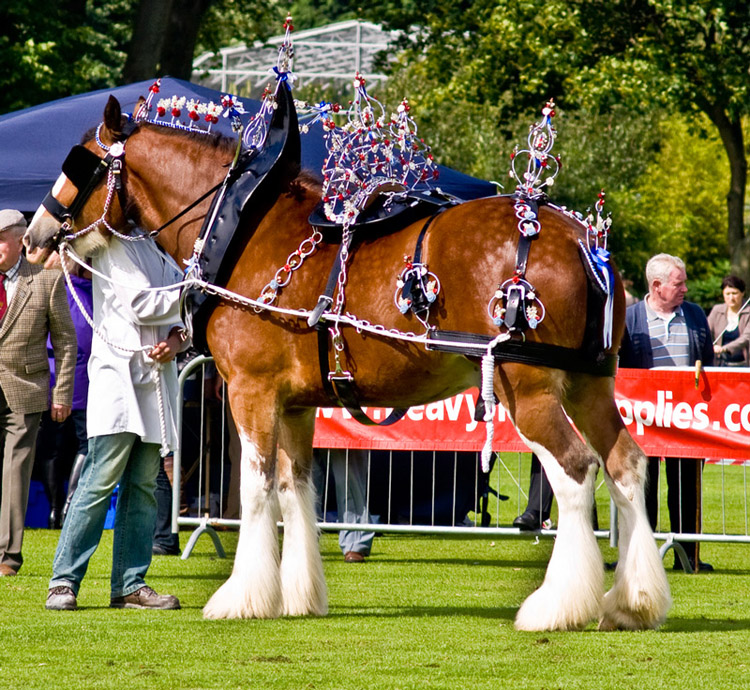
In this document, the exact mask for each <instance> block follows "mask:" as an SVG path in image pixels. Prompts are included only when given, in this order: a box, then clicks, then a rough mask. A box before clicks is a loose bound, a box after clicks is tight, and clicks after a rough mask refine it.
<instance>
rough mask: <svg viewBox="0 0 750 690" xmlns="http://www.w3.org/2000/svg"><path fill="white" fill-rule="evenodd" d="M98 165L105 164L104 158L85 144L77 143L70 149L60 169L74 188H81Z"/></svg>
mask: <svg viewBox="0 0 750 690" xmlns="http://www.w3.org/2000/svg"><path fill="white" fill-rule="evenodd" d="M99 165H105V162H104V160H103V159H101V158H99V156H97V155H96V154H95V153H93V152H92V151H89V150H88V149H87V148H86V147H85V146H81V145H80V144H78V145H76V146H74V147H73V148H72V149H70V153H69V154H68V156H67V158H66V159H65V161H64V162H63V164H62V171H63V173H64V174H65V177H67V178H68V179H69V180H70V181H71V182H72V183H73V184H74V185H75V187H76V189H79V190H81V189H83V188H84V187H85V186H86V185H87V184H88V182H89V180H91V178H92V177H94V174H95V172H96V169H97V167H98V166H99Z"/></svg>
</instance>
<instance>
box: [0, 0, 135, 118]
mask: <svg viewBox="0 0 750 690" xmlns="http://www.w3.org/2000/svg"><path fill="white" fill-rule="evenodd" d="M0 26H2V27H3V28H2V32H3V33H2V35H1V36H0V83H1V84H2V85H3V88H2V89H1V90H0V112H8V111H11V110H18V109H20V108H25V107H27V106H30V105H35V104H37V103H44V102H45V101H50V100H53V99H56V98H62V97H64V96H69V95H70V94H72V93H80V92H82V91H88V90H91V89H97V88H104V87H106V86H112V85H113V84H114V83H115V82H116V80H117V78H118V75H119V69H120V66H121V65H122V62H123V60H124V58H125V53H124V52H123V46H124V44H125V42H126V41H127V37H128V35H129V26H130V0H115V1H113V2H107V3H90V4H89V3H87V2H85V0H64V1H60V0H4V1H3V3H2V4H1V5H0Z"/></svg>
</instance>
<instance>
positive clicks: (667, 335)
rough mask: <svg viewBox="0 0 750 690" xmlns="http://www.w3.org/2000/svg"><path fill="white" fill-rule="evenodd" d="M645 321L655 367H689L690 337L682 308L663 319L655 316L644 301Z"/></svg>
mask: <svg viewBox="0 0 750 690" xmlns="http://www.w3.org/2000/svg"><path fill="white" fill-rule="evenodd" d="M646 319H647V320H648V334H649V337H650V338H651V350H652V352H653V356H654V366H655V367H689V366H690V365H691V364H692V362H691V361H690V336H689V334H688V329H687V324H686V323H685V315H684V314H683V313H682V307H678V308H677V311H674V312H672V313H671V314H670V315H669V316H667V317H664V316H662V315H661V314H657V313H656V312H655V311H654V310H653V309H651V307H649V305H648V300H646Z"/></svg>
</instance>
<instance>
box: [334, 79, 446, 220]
mask: <svg viewBox="0 0 750 690" xmlns="http://www.w3.org/2000/svg"><path fill="white" fill-rule="evenodd" d="M365 85H366V80H365V78H364V77H363V76H362V75H361V74H359V73H357V74H356V75H355V77H354V92H355V95H354V100H353V102H352V107H351V108H350V109H349V110H347V111H342V112H345V114H346V116H347V122H346V123H345V124H344V125H343V127H341V128H339V127H337V126H336V123H335V122H334V121H333V119H332V118H331V117H327V118H323V130H324V133H325V140H326V146H327V147H328V156H327V157H326V160H325V162H324V164H323V170H322V172H323V180H324V181H323V204H324V210H325V215H326V217H327V218H328V219H329V220H331V221H334V222H336V223H338V224H340V225H344V226H351V225H353V224H354V223H356V220H357V217H358V216H359V214H360V213H361V212H362V210H364V208H365V207H366V206H367V205H368V204H369V203H370V202H371V201H372V200H373V198H374V197H375V196H376V195H378V194H381V193H383V194H390V195H393V194H402V193H403V192H405V191H407V190H411V189H413V188H414V187H416V186H418V185H428V186H429V183H430V182H431V181H432V180H435V179H437V177H438V170H437V167H436V165H435V163H434V160H433V156H432V153H431V151H430V147H429V146H427V145H426V144H425V143H424V140H422V139H420V138H419V137H418V135H417V126H416V124H415V122H414V120H413V119H412V118H411V117H410V116H409V110H410V107H409V102H408V101H407V100H406V99H404V100H403V101H402V102H401V104H400V105H399V107H398V109H397V112H396V113H393V114H392V115H391V116H390V117H387V116H386V111H385V108H384V106H383V105H382V103H380V101H378V100H377V99H376V98H374V97H372V96H370V95H369V94H368V93H367V89H366V88H365ZM324 111H325V112H326V113H327V114H329V115H330V113H331V112H335V107H333V106H332V107H331V108H330V110H328V109H327V108H326V107H325V106H321V112H324Z"/></svg>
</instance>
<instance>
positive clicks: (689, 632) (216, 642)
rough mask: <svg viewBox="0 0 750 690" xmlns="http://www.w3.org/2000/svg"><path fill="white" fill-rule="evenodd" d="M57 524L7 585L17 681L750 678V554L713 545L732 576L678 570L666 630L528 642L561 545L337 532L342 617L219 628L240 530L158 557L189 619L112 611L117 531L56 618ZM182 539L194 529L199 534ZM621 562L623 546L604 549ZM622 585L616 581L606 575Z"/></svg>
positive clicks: (12, 682)
mask: <svg viewBox="0 0 750 690" xmlns="http://www.w3.org/2000/svg"><path fill="white" fill-rule="evenodd" d="M58 535H59V532H58V531H50V530H28V531H27V533H26V539H25V543H24V554H25V557H26V562H25V564H24V567H23V569H22V571H21V574H20V575H19V576H18V577H16V578H3V579H0V688H18V689H19V690H27V689H28V690H31V689H33V688H62V689H65V690H74V689H76V688H86V689H99V688H107V689H109V688H112V689H115V688H118V689H121V688H122V689H124V688H138V689H141V688H170V689H172V688H180V689H183V688H185V689H187V688H217V689H222V690H229V689H232V688H243V689H244V688H295V689H296V688H346V689H355V688H363V689H364V688H367V689H369V688H378V689H379V688H382V689H396V688H399V689H401V688H446V689H449V688H450V689H458V688H460V689H463V688H488V689H490V688H493V689H494V688H519V689H521V688H534V689H537V690H542V689H545V690H552V689H556V688H564V689H568V688H581V689H584V688H585V689H586V690H589V689H596V688H602V689H605V688H626V687H627V688H633V687H635V688H669V689H670V690H673V689H674V688H675V687H680V686H683V685H684V686H686V687H691V688H711V689H712V690H714V689H716V688H732V689H733V690H734V689H736V688H743V687H747V686H748V684H749V683H750V680H749V679H750V653H748V647H749V646H750V595H749V594H748V590H749V587H748V585H749V584H750V577H749V576H750V551H749V550H748V547H747V546H741V545H724V544H707V545H705V546H704V547H703V557H704V558H705V559H706V560H709V561H711V562H712V563H713V564H714V566H715V567H716V569H717V570H716V572H715V573H710V574H700V575H685V574H683V573H672V571H671V570H670V571H669V573H668V577H669V580H670V584H671V586H672V594H673V597H674V601H675V603H674V607H673V609H672V611H671V612H670V614H669V617H668V620H667V622H666V624H665V625H664V626H663V628H662V629H661V630H659V631H649V632H639V633H632V632H617V633H598V632H596V631H595V629H594V626H590V627H589V629H587V630H585V631H583V632H578V633H520V632H517V631H515V630H514V628H513V618H514V615H515V612H516V609H517V607H518V606H519V605H520V603H521V602H522V601H523V599H524V598H525V597H526V596H527V595H528V594H529V593H530V592H531V591H532V590H533V589H534V588H535V587H536V586H538V585H539V584H540V583H541V581H542V578H543V576H544V571H545V567H546V563H547V559H548V557H549V553H550V551H551V548H552V540H551V539H542V540H540V541H538V542H537V541H536V539H535V537H533V536H532V537H524V538H510V539H494V540H493V539H489V538H481V537H476V538H464V539H458V538H443V537H441V538H438V537H425V536H422V537H412V536H381V537H378V538H376V540H375V544H374V551H373V555H372V557H371V558H370V559H368V562H367V563H366V564H364V565H353V564H345V563H344V562H343V559H342V557H341V554H340V552H339V550H338V546H337V543H336V535H334V534H325V535H323V536H322V538H321V548H322V552H323V558H324V566H325V571H326V575H327V578H328V586H329V598H330V613H329V615H328V616H327V617H325V618H298V619H279V620H270V621H257V620H246V621H207V620H204V619H203V618H202V616H201V607H202V606H203V605H204V604H205V602H206V601H207V599H208V598H209V596H210V595H211V594H212V593H213V592H214V591H215V590H216V589H217V588H218V586H219V585H220V584H221V582H222V581H223V580H224V579H225V578H226V577H227V576H228V574H229V572H230V570H231V566H232V558H233V557H234V550H235V548H236V543H237V534H236V533H234V532H223V533H221V539H222V542H223V543H224V546H225V548H226V549H227V552H228V554H229V556H230V557H229V558H228V559H226V560H220V559H217V558H216V557H215V554H214V552H213V548H212V545H211V541H210V539H208V537H205V536H204V537H202V538H201V540H200V541H199V543H198V546H197V548H196V550H195V551H194V553H193V555H192V556H191V557H190V558H189V559H188V560H186V561H182V560H180V559H178V558H175V557H165V556H160V557H156V558H155V559H154V563H153V565H152V567H151V570H150V572H149V583H150V584H151V585H152V586H153V587H154V588H155V589H156V590H157V591H159V592H169V593H173V594H176V595H178V596H179V597H180V599H181V601H182V604H183V609H182V610H181V611H137V610H115V609H109V608H108V603H109V583H108V578H109V560H110V558H111V532H107V533H106V534H105V537H104V540H103V542H102V545H101V547H100V549H99V551H98V552H97V553H96V554H95V556H94V558H93V559H92V562H91V567H90V570H89V573H88V575H87V577H86V579H85V580H84V583H83V586H82V589H81V592H80V594H79V604H80V606H81V609H80V610H79V611H75V612H65V611H60V612H57V611H46V610H45V609H44V599H45V595H46V590H47V582H48V579H49V576H50V572H51V562H52V555H53V552H54V548H55V544H56V541H57V537H58ZM181 536H182V542H183V544H184V543H185V542H186V540H187V536H188V535H187V533H183V534H182V535H181ZM600 544H601V548H602V552H603V554H604V557H605V559H607V560H613V559H614V558H615V557H616V556H615V552H614V551H613V550H612V549H610V548H609V547H608V546H607V545H606V543H603V542H601V543H600ZM606 577H607V581H608V583H610V582H611V580H612V577H613V576H612V574H609V573H608V574H607V576H606Z"/></svg>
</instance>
